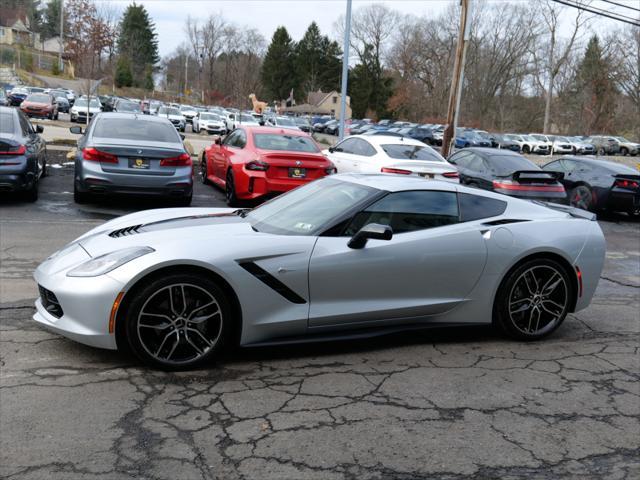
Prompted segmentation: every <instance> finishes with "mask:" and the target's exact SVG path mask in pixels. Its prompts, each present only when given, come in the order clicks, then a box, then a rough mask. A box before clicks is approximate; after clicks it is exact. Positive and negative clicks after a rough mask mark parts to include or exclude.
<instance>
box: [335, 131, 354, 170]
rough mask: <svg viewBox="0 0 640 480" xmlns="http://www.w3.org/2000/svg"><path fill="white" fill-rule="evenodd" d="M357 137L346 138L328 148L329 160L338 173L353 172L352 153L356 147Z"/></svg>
mask: <svg viewBox="0 0 640 480" xmlns="http://www.w3.org/2000/svg"><path fill="white" fill-rule="evenodd" d="M357 140H358V139H357V138H346V139H344V140H343V141H342V142H340V143H338V144H337V145H336V146H335V147H333V148H332V149H330V150H329V160H331V161H332V162H333V164H334V165H335V167H336V169H337V170H338V173H349V172H353V171H354V169H353V160H352V155H353V152H355V150H356V148H357V145H356V144H357Z"/></svg>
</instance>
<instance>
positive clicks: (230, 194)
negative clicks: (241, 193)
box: [224, 170, 239, 207]
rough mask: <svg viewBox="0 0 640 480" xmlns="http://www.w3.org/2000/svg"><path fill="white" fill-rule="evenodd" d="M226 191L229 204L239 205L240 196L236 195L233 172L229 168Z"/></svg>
mask: <svg viewBox="0 0 640 480" xmlns="http://www.w3.org/2000/svg"><path fill="white" fill-rule="evenodd" d="M224 193H225V196H226V199H227V205H229V206H230V207H238V206H239V202H238V197H237V196H236V185H235V183H234V180H233V172H232V171H231V170H229V171H228V172H227V178H226V181H225V186H224Z"/></svg>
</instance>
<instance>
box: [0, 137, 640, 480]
mask: <svg viewBox="0 0 640 480" xmlns="http://www.w3.org/2000/svg"><path fill="white" fill-rule="evenodd" d="M46 131H47V128H45V132H46ZM203 140H206V137H203ZM64 154H65V152H60V151H58V152H57V153H53V151H52V163H53V165H51V168H50V170H49V171H50V175H49V176H48V177H46V178H43V179H42V183H41V185H40V199H39V200H38V202H36V203H34V204H27V203H22V202H20V201H17V200H12V199H11V198H9V197H6V196H5V197H1V198H0V478H7V479H34V480H39V479H45V478H46V479H47V480H56V479H60V480H63V479H64V480H68V479H72V480H75V479H87V480H88V479H108V480H111V479H114V480H118V479H129V478H136V479H171V480H175V479H180V480H182V479H185V480H186V479H212V478H219V479H236V478H244V479H261V480H262V479H322V480H324V479H389V480H390V479H412V480H417V479H433V478H438V479H463V478H477V479H493V478H500V479H515V478H527V479H552V478H553V479H555V478H579V479H586V478H589V479H591V478H592V479H596V478H597V479H600V478H612V479H613V478H615V479H623V478H629V479H637V478H640V435H639V432H640V382H639V380H640V368H639V367H640V363H639V358H640V357H639V353H640V349H639V344H638V333H639V330H640V223H638V222H637V221H636V222H632V221H630V219H629V218H628V217H626V216H624V215H620V216H607V217H604V218H601V219H599V223H600V225H601V227H602V229H603V231H604V232H605V235H606V239H607V256H606V262H605V269H604V271H603V273H602V277H601V279H600V283H599V286H598V290H597V292H596V296H595V298H594V300H593V303H592V305H591V306H590V307H589V308H587V309H586V310H584V311H581V312H578V313H577V314H575V315H569V317H568V318H567V320H566V321H565V323H564V325H563V326H562V327H561V328H560V329H559V330H558V331H557V332H556V333H555V334H554V335H553V336H552V337H550V338H548V339H547V340H544V341H541V342H535V343H522V342H515V341H511V340H508V339H505V338H503V337H501V336H500V335H498V334H497V333H496V332H494V331H493V330H492V329H491V328H489V327H473V328H447V329H438V330H429V331H425V332H421V333H415V332H413V333H411V334H400V335H394V336H389V337H384V338H378V339H375V340H360V341H352V342H335V343H326V344H317V345H311V346H308V345H307V346H304V347H277V348H275V347H274V348H260V349H251V350H247V349H237V350H235V351H232V352H229V353H228V354H226V356H225V357H224V358H222V359H221V360H220V361H218V362H217V363H216V364H212V365H210V366H208V367H207V368H203V369H200V370H197V371H191V372H183V373H163V372H158V371H153V370H150V369H148V368H145V367H143V366H142V365H140V364H139V363H138V362H137V361H136V360H135V359H133V358H131V357H129V356H126V355H123V354H120V353H117V352H112V351H103V350H99V349H94V348H90V347H85V346H83V345H79V344H77V343H74V342H72V341H70V340H67V339H64V338H62V337H60V336H57V335H54V334H51V333H48V332H46V331H44V330H42V329H40V328H39V327H38V326H36V325H35V324H34V323H33V322H32V321H31V315H32V314H33V311H34V309H33V301H34V299H35V297H36V286H35V283H34V282H33V280H32V278H31V275H32V273H33V270H34V269H35V267H36V266H37V265H38V263H39V262H41V261H42V260H43V259H45V258H46V257H47V256H48V255H49V254H51V253H52V252H53V251H55V250H57V249H58V248H60V247H62V246H63V245H64V244H66V243H67V242H69V241H70V240H73V239H74V238H75V237H77V236H79V235H80V234H82V233H84V232H85V231H87V230H89V229H90V228H93V227H94V226H96V225H99V224H100V223H102V222H104V221H106V220H108V219H110V218H113V217H114V216H118V215H122V214H125V213H128V212H132V211H135V210H139V209H146V208H157V207H162V206H163V205H162V204H161V203H160V202H157V201H153V200H152V201H149V200H146V201H142V200H139V199H136V198H126V199H120V200H118V201H115V202H114V201H108V202H107V201H105V202H101V203H94V204H87V205H76V204H75V203H74V202H73V194H72V191H73V166H72V165H71V164H68V163H66V162H67V160H66V159H65V158H64ZM193 205H194V206H224V200H223V193H222V192H221V191H220V190H217V189H215V188H214V187H211V186H205V185H203V184H200V183H198V184H197V185H196V189H195V195H194V202H193Z"/></svg>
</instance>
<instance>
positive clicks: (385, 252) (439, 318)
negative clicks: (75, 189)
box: [34, 174, 605, 369]
mask: <svg viewBox="0 0 640 480" xmlns="http://www.w3.org/2000/svg"><path fill="white" fill-rule="evenodd" d="M594 220H595V216H594V215H593V214H592V213H589V212H585V211H583V210H579V209H576V208H573V207H570V206H564V205H555V204H546V203H543V202H535V201H527V200H522V199H518V198H513V197H507V196H504V195H501V194H497V193H494V192H488V191H482V190H478V189H473V188H469V187H466V186H463V185H458V184H454V183H450V182H440V181H433V180H425V179H423V178H420V177H412V176H406V175H384V174H376V175H365V174H339V175H332V176H330V177H326V178H323V179H320V180H317V181H315V182H311V183H309V184H307V185H305V186H302V187H300V188H298V189H295V190H292V191H290V192H288V193H286V194H284V195H282V196H280V197H277V198H275V199H273V200H271V201H270V202H267V203H265V204H263V205H261V206H259V207H258V208H255V209H253V210H249V209H220V208H180V209H159V210H151V211H142V212H138V213H134V214H131V215H126V216H124V217H120V218H118V219H115V220H112V221H109V222H107V223H105V224H103V225H102V226H99V227H97V228H95V229H93V230H91V231H89V232H87V233H86V234H85V235H83V236H81V237H80V238H78V239H76V240H75V241H73V242H71V243H70V244H69V245H67V246H66V247H64V248H63V249H62V250H60V251H58V252H57V253H54V254H53V255H52V256H51V257H49V258H48V259H46V260H45V261H44V262H43V263H42V264H41V265H40V266H39V267H38V268H37V270H36V271H35V279H36V281H37V283H38V286H39V290H40V297H39V298H38V299H37V301H36V308H37V311H36V313H35V316H34V320H35V321H36V322H37V323H38V324H40V325H42V326H43V327H45V328H47V329H49V330H52V331H54V332H57V333H59V334H61V335H64V336H66V337H69V338H71V339H73V340H76V341H78V342H82V343H85V344H87V345H92V346H95V347H102V348H107V349H131V350H133V352H134V353H135V354H136V355H137V356H138V357H139V358H140V359H141V360H142V361H143V362H145V363H147V364H150V365H152V366H155V367H158V368H163V369H185V368H192V367H194V366H196V365H198V364H202V363H204V362H207V361H212V360H213V359H215V357H216V356H217V355H219V353H220V351H221V350H222V349H223V348H224V347H225V346H230V345H241V346H255V345H266V344H276V343H292V342H309V341H320V340H328V339H347V338H353V337H362V336H373V335H380V334H384V333H388V332H392V331H398V330H403V329H417V328H425V327H433V326H443V325H472V324H491V323H493V324H495V325H496V326H497V327H498V328H499V329H500V330H501V331H502V332H504V333H505V334H507V335H508V336H510V337H512V338H515V339H519V340H536V339H540V338H542V337H545V336H547V335H549V334H551V333H552V332H553V331H554V330H556V329H557V328H558V327H559V326H560V325H561V324H562V322H563V320H564V319H565V317H566V316H567V314H568V313H569V312H575V311H578V310H581V309H584V308H585V307H587V306H588V305H589V302H590V301H591V298H592V296H593V294H594V291H595V289H596V286H597V283H598V279H599V277H600V272H601V270H602V265H603V261H604V253H605V243H604V237H603V234H602V231H601V230H600V227H599V225H598V223H597V222H596V221H594Z"/></svg>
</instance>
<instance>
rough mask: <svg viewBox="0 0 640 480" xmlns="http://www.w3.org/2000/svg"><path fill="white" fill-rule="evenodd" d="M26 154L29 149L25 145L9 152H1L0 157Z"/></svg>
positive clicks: (13, 148)
mask: <svg viewBox="0 0 640 480" xmlns="http://www.w3.org/2000/svg"><path fill="white" fill-rule="evenodd" d="M25 153H27V147H25V146H24V145H18V146H17V147H11V148H10V149H9V150H0V155H24V154H25Z"/></svg>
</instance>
